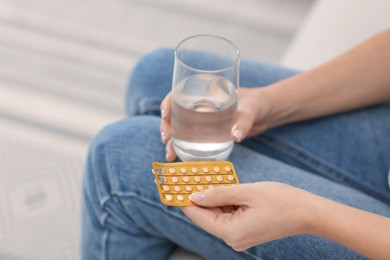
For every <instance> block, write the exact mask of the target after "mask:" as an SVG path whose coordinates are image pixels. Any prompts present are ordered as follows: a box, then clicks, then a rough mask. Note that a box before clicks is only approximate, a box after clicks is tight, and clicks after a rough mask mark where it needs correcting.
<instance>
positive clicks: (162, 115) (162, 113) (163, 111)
mask: <svg viewBox="0 0 390 260" xmlns="http://www.w3.org/2000/svg"><path fill="white" fill-rule="evenodd" d="M165 116H166V114H165V109H161V117H162V118H163V119H165Z"/></svg>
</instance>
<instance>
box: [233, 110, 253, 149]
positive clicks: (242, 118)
mask: <svg viewBox="0 0 390 260" xmlns="http://www.w3.org/2000/svg"><path fill="white" fill-rule="evenodd" d="M253 122H254V115H253V114H252V113H250V114H248V113H245V112H243V111H239V112H238V117H237V121H236V123H235V124H234V126H233V127H232V131H231V134H232V135H233V138H234V141H235V142H237V143H239V142H241V141H242V140H244V138H245V137H246V136H247V135H248V133H249V132H250V130H251V128H252V125H253Z"/></svg>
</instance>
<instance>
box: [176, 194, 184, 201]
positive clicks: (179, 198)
mask: <svg viewBox="0 0 390 260" xmlns="http://www.w3.org/2000/svg"><path fill="white" fill-rule="evenodd" d="M176 198H177V200H178V201H183V200H184V196H183V195H177V197H176Z"/></svg>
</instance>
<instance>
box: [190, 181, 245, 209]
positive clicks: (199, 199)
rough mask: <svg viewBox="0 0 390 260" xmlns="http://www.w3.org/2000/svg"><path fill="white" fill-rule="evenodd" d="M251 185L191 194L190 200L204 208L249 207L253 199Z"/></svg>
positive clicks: (220, 187)
mask: <svg viewBox="0 0 390 260" xmlns="http://www.w3.org/2000/svg"><path fill="white" fill-rule="evenodd" d="M251 192H252V191H251V186H250V184H240V185H233V186H219V187H216V188H214V189H208V190H205V191H201V192H196V193H193V194H191V196H190V200H191V201H193V202H194V203H196V204H197V205H199V206H203V207H221V206H233V205H236V206H237V205H247V204H248V203H249V201H250V199H251V197H250V195H251Z"/></svg>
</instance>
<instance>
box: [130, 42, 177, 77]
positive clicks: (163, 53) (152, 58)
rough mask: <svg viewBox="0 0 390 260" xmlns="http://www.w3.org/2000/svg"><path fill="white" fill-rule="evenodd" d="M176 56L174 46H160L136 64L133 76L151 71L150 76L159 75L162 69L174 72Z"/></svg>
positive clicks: (143, 74)
mask: <svg viewBox="0 0 390 260" xmlns="http://www.w3.org/2000/svg"><path fill="white" fill-rule="evenodd" d="M174 57H175V54H174V49H173V48H158V49H155V50H153V51H151V52H149V53H146V54H145V55H143V56H142V57H141V58H140V59H139V60H138V62H137V64H136V65H135V67H134V69H133V72H132V78H136V77H137V75H138V74H141V75H142V76H145V72H149V73H148V75H147V76H148V77H150V76H153V75H159V74H160V73H161V72H162V71H166V72H169V73H170V71H172V72H173V61H174ZM151 72H152V73H151ZM170 74H171V73H170Z"/></svg>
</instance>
